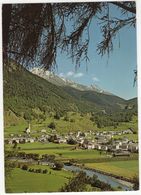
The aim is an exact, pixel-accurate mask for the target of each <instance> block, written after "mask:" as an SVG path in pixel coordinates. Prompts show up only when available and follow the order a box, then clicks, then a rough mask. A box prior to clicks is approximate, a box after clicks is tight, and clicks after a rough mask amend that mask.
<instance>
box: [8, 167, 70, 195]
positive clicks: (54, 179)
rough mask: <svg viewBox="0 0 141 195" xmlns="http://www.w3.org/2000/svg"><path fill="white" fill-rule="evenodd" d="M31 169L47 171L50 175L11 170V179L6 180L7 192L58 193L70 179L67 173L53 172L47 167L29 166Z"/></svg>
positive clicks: (63, 171)
mask: <svg viewBox="0 0 141 195" xmlns="http://www.w3.org/2000/svg"><path fill="white" fill-rule="evenodd" d="M31 167H32V168H37V169H38V168H41V169H47V170H48V172H50V171H51V174H49V173H47V174H42V173H31V172H28V171H23V170H21V169H19V168H15V169H14V170H12V173H11V177H10V178H8V179H7V182H6V189H7V192H14V193H22V192H58V191H59V190H60V188H61V187H62V186H63V185H64V184H65V183H67V182H68V180H69V178H70V177H72V173H71V172H69V171H65V170H61V171H55V170H52V169H50V168H49V167H48V166H39V165H38V166H31Z"/></svg>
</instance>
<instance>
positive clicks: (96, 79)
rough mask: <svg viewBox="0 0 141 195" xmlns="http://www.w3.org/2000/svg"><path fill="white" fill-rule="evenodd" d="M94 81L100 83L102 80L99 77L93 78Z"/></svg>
mask: <svg viewBox="0 0 141 195" xmlns="http://www.w3.org/2000/svg"><path fill="white" fill-rule="evenodd" d="M92 80H93V81H94V82H99V81H100V80H99V79H98V78H97V77H95V76H94V77H92Z"/></svg>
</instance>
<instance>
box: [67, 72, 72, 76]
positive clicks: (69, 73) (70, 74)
mask: <svg viewBox="0 0 141 195" xmlns="http://www.w3.org/2000/svg"><path fill="white" fill-rule="evenodd" d="M73 75H74V72H72V71H69V72H68V73H67V75H66V76H73Z"/></svg>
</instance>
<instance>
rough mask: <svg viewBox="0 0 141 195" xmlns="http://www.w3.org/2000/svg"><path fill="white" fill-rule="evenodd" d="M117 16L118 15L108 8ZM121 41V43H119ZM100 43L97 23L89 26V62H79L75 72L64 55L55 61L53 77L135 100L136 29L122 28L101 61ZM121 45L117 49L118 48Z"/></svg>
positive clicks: (94, 21) (73, 65) (70, 61)
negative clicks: (110, 50)
mask: <svg viewBox="0 0 141 195" xmlns="http://www.w3.org/2000/svg"><path fill="white" fill-rule="evenodd" d="M110 9H111V10H110V11H111V14H112V12H114V14H115V16H118V15H119V14H118V11H117V10H113V8H110ZM119 40H120V41H119ZM99 41H101V33H100V29H99V27H98V23H97V21H96V20H93V21H92V23H91V26H90V44H89V50H88V56H89V59H90V61H89V62H88V63H87V65H86V62H85V61H84V62H82V63H81V64H80V67H79V68H77V71H76V70H75V64H73V63H72V60H71V59H69V58H68V57H67V56H66V53H64V54H59V55H58V57H57V64H58V68H57V70H56V73H57V74H58V75H59V76H61V77H65V78H67V79H70V80H73V81H75V82H77V83H81V84H84V85H88V86H90V85H93V84H95V85H98V86H99V87H100V88H101V89H103V90H106V91H109V92H111V93H113V94H115V95H117V96H119V97H122V98H124V99H131V98H134V97H136V96H137V88H136V86H135V87H133V81H134V70H135V69H136V66H137V56H136V29H135V28H133V27H125V28H123V29H122V30H121V31H120V33H119V35H118V36H117V37H116V39H115V40H114V42H113V43H114V50H113V52H112V53H111V54H110V56H109V58H108V56H107V55H105V56H103V57H101V56H100V55H98V54H97V52H96V45H97V43H98V42H99ZM119 43H120V47H119Z"/></svg>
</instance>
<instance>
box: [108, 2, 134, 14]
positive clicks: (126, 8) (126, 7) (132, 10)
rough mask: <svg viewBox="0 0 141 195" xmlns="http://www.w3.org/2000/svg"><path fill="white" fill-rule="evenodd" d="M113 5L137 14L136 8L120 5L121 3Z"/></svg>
mask: <svg viewBox="0 0 141 195" xmlns="http://www.w3.org/2000/svg"><path fill="white" fill-rule="evenodd" d="M111 3H112V4H114V5H116V6H118V7H121V8H123V9H124V10H127V11H129V12H131V13H133V14H136V8H133V7H128V6H126V5H125V4H123V3H120V2H111Z"/></svg>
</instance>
